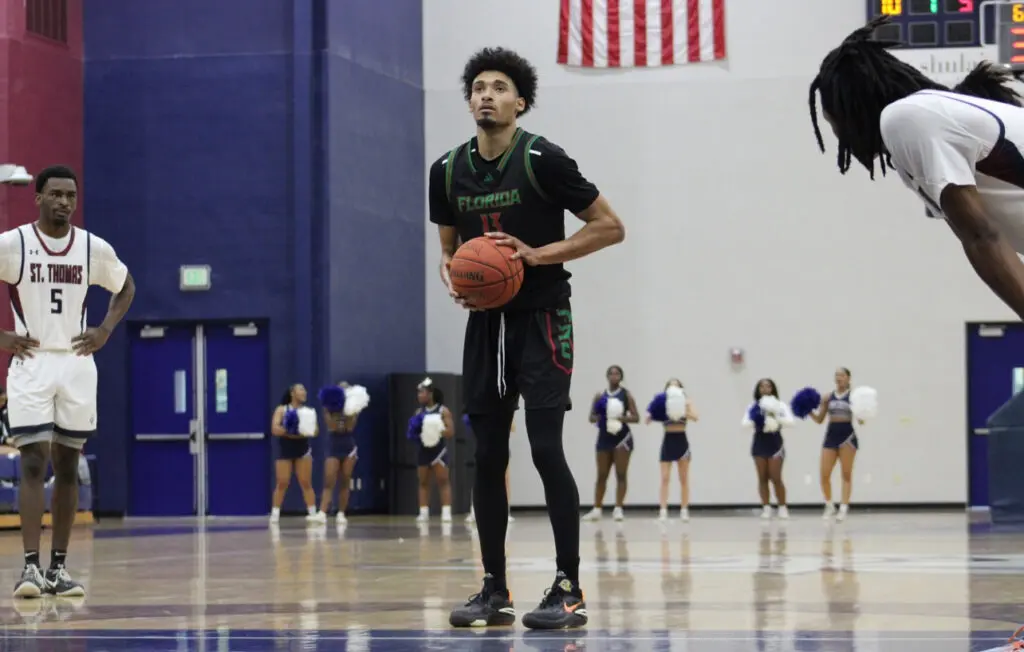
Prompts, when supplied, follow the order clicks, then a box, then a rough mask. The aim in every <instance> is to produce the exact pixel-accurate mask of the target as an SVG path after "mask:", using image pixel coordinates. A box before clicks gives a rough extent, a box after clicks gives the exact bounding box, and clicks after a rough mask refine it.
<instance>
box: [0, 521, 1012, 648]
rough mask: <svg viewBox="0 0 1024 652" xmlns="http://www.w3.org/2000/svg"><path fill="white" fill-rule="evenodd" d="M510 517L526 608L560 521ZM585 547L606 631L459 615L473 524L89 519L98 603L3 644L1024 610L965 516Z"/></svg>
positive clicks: (929, 628)
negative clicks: (451, 613)
mask: <svg viewBox="0 0 1024 652" xmlns="http://www.w3.org/2000/svg"><path fill="white" fill-rule="evenodd" d="M510 527H511V530H510V534H509V541H508V548H509V552H508V556H509V581H510V583H511V587H512V590H513V593H514V595H515V598H516V606H517V609H518V610H519V611H520V612H525V611H527V610H529V609H530V608H532V607H533V606H534V605H535V604H536V602H537V601H538V600H539V599H540V598H541V595H542V593H543V590H544V589H545V588H546V587H547V586H548V585H549V584H550V583H551V581H552V579H553V572H554V567H553V559H552V557H553V551H552V543H551V531H550V526H549V524H548V522H547V518H546V517H544V516H540V515H533V516H530V515H526V516H522V517H520V518H518V519H517V520H516V522H515V523H513V524H512V525H511V526H510ZM582 540H583V559H584V562H583V566H582V568H581V580H582V583H583V588H584V590H585V591H586V593H587V602H588V607H589V611H590V616H591V624H590V627H589V628H588V629H587V630H582V631H575V632H566V633H561V632H554V633H551V632H530V631H528V630H525V629H524V628H523V627H522V626H521V625H516V626H515V627H513V628H509V629H504V630H494V631H488V632H466V631H453V630H451V629H450V628H449V627H448V624H447V616H448V610H449V609H450V608H451V607H452V606H453V605H455V604H457V603H459V602H460V601H462V600H465V598H466V597H467V596H468V595H470V594H471V593H473V592H475V591H476V590H477V587H478V582H479V575H480V569H479V567H478V564H477V556H478V546H477V541H476V532H475V530H473V529H472V528H467V527H466V526H464V525H462V524H456V525H454V526H451V525H445V526H442V525H441V524H440V523H436V522H435V523H433V524H430V525H424V526H418V525H417V524H415V523H413V522H412V521H411V520H410V519H406V518H401V519H399V518H392V519H387V518H368V519H359V518H356V519H352V520H351V522H350V524H349V525H348V526H347V527H346V528H343V529H340V530H339V529H337V528H335V527H334V526H333V525H330V526H315V527H312V528H307V527H306V525H305V523H304V522H302V521H299V520H296V521H294V522H291V521H288V520H285V521H284V522H282V524H281V525H280V526H279V527H273V528H271V527H268V526H267V525H266V523H265V522H263V521H245V520H239V521H228V522H223V521H217V522H215V524H213V525H208V526H207V527H205V528H202V527H198V526H197V525H195V524H194V523H191V522H185V521H178V522H173V521H172V522H166V521H164V522H131V523H130V524H129V523H123V524H107V523H101V524H99V525H97V526H93V527H91V528H80V529H77V530H76V540H75V542H74V544H73V549H72V553H71V556H70V557H69V564H70V566H71V569H72V571H73V572H74V573H75V574H76V576H77V577H79V578H80V579H81V580H82V581H83V582H85V584H86V586H87V587H88V589H89V592H90V593H89V597H88V598H86V599H85V600H77V601H72V600H57V599H53V598H47V599H45V600H36V601H15V600H12V599H9V598H7V599H4V600H3V605H2V608H0V650H2V651H3V652H8V651H10V652H14V651H16V650H39V651H40V652H60V651H62V650H68V651H71V650H74V651H76V652H77V651H93V650H109V651H112V652H113V651H118V652H121V651H128V650H132V651H136V650H137V651H146V652H159V651H161V650H168V651H169V650H174V651H182V652H183V651H186V650H210V651H211V652H212V651H215V650H216V651H218V652H219V651H221V650H232V651H235V650H239V651H246V650H251V651H254V652H255V651H259V650H341V651H349V652H357V651H358V652H366V651H378V650H379V651H382V652H398V651H404V650H410V651H411V650H446V649H451V650H465V651H466V652H470V651H477V650H479V651H482V652H483V651H490V650H501V651H502V652H508V651H510V650H516V651H520V650H536V651H544V652H547V651H549V650H557V651H559V652H564V651H566V650H574V651H582V650H637V651H641V650H643V651H655V652H657V651H663V650H686V651H687V652H703V651H705V650H708V651H710V650H722V651H730V652H731V651H733V650H736V651H738V650H758V651H764V652H767V651H776V650H777V651H779V652H787V651H794V652H795V651H798V650H799V651H801V652H812V651H817V650H823V651H829V652H846V651H849V652H864V651H870V652H889V651H890V650H892V651H895V650H900V651H901V652H903V651H908V650H922V651H924V650H929V651H932V652H954V651H955V652H973V651H975V650H984V649H988V648H993V647H996V646H1000V645H1002V644H1003V643H1004V642H1005V641H1006V639H1007V637H1008V635H1009V634H1010V633H1012V631H1013V629H1014V628H1015V627H1016V626H1017V624H1018V621H1020V620H1024V604H1022V600H1021V596H1024V529H1000V528H994V527H992V526H989V525H987V524H986V523H984V522H981V521H978V520H975V521H974V522H972V519H971V518H969V517H968V516H967V515H965V514H963V513H949V512H943V513H923V512H913V513H905V514H893V513H868V512H856V511H855V512H854V513H853V514H852V515H851V518H850V520H849V521H847V522H845V523H842V524H827V523H824V522H823V521H822V520H821V518H820V517H819V516H818V514H810V513H808V514H799V513H798V514H794V517H793V518H792V519H791V520H789V521H771V522H764V521H761V520H760V519H758V518H756V516H754V515H752V514H751V513H746V512H744V513H731V514H724V515H701V514H697V515H695V517H694V519H693V520H692V521H691V522H690V523H679V522H676V523H669V524H660V523H658V522H657V521H655V520H654V519H653V518H652V515H649V514H639V513H638V514H631V515H629V517H628V518H627V520H626V522H625V523H614V522H601V523H597V524H588V523H585V524H583V525H582ZM0 552H5V553H6V554H7V559H8V560H9V565H8V567H7V570H5V571H4V572H3V573H0V587H13V584H14V582H15V580H16V578H17V575H18V571H19V569H18V568H17V566H18V565H19V561H18V560H19V558H20V552H21V542H20V537H19V535H18V533H16V532H13V533H4V534H0ZM4 590H9V589H7V588H5V589H4Z"/></svg>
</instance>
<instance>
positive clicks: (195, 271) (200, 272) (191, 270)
mask: <svg viewBox="0 0 1024 652" xmlns="http://www.w3.org/2000/svg"><path fill="white" fill-rule="evenodd" d="M178 286H179V287H180V288H181V290H182V291H183V292H196V291H201V290H209V289H210V266H209V265H182V266H181V268H180V272H179V274H178Z"/></svg>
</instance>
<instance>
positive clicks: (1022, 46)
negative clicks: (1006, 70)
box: [996, 2, 1024, 72]
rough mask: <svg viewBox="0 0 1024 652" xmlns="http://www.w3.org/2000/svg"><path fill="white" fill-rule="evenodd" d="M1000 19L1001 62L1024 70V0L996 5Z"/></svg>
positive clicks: (1018, 69) (997, 23)
mask: <svg viewBox="0 0 1024 652" xmlns="http://www.w3.org/2000/svg"><path fill="white" fill-rule="evenodd" d="M996 9H997V11H998V12H999V13H998V16H999V18H998V21H997V22H996V29H997V30H998V37H997V38H996V44H997V45H998V46H999V63H1002V64H1004V65H1007V66H1009V67H1010V69H1011V70H1013V71H1015V72H1020V71H1022V70H1024V2H1014V3H1007V4H999V5H996Z"/></svg>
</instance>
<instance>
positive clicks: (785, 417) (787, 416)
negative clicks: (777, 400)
mask: <svg viewBox="0 0 1024 652" xmlns="http://www.w3.org/2000/svg"><path fill="white" fill-rule="evenodd" d="M775 416H776V418H777V419H778V420H779V423H781V424H782V425H784V426H791V425H793V424H794V423H796V419H794V418H793V410H791V409H789V406H788V405H786V404H785V403H782V412H781V413H779V414H777V415H775Z"/></svg>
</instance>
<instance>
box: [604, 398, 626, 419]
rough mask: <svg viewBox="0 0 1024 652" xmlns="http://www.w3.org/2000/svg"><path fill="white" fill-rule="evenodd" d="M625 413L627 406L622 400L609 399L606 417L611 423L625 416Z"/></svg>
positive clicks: (606, 406)
mask: <svg viewBox="0 0 1024 652" xmlns="http://www.w3.org/2000/svg"><path fill="white" fill-rule="evenodd" d="M625 412H626V406H625V405H624V404H623V403H622V401H621V400H619V399H617V398H615V397H611V398H609V399H608V402H607V403H606V404H605V408H604V415H605V416H606V417H607V418H608V420H609V421H611V420H612V419H618V418H619V417H621V416H622V415H623V414H625Z"/></svg>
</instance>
